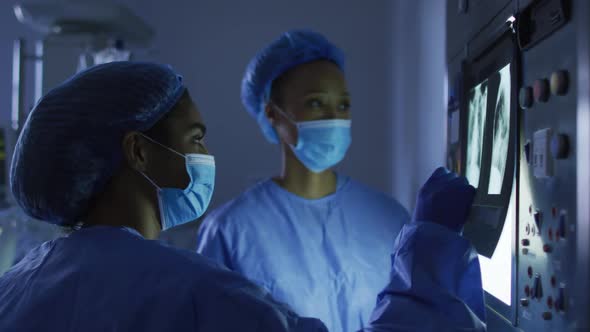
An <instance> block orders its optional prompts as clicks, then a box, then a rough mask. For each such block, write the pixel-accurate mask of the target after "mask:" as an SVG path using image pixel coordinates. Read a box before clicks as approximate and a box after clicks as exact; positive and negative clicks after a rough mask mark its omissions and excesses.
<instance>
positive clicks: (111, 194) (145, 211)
mask: <svg viewBox="0 0 590 332" xmlns="http://www.w3.org/2000/svg"><path fill="white" fill-rule="evenodd" d="M129 178H131V179H132V178H133V176H122V175H121V174H119V175H115V176H114V178H113V179H112V181H111V182H110V183H109V184H108V185H107V187H106V189H105V190H104V191H103V192H102V193H101V194H99V195H98V196H97V197H96V198H95V199H94V201H93V203H92V205H91V207H90V209H89V213H88V214H87V216H86V217H85V220H84V227H90V226H112V227H129V228H132V229H134V230H136V231H138V232H139V233H140V234H141V235H143V237H145V238H146V239H152V240H153V239H156V238H158V236H159V235H160V231H161V226H160V222H159V218H158V213H159V212H158V210H157V208H155V207H154V206H155V205H154V204H152V203H151V200H153V198H151V197H147V195H145V194H142V192H140V191H139V192H138V191H130V189H129V188H130V187H132V186H133V184H131V183H127V182H129V181H128V179H129ZM131 193H133V194H131Z"/></svg>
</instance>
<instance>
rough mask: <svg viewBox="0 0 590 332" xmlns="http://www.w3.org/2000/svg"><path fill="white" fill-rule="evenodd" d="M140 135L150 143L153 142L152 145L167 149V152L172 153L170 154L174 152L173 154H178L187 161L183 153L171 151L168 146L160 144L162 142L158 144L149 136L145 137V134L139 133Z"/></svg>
mask: <svg viewBox="0 0 590 332" xmlns="http://www.w3.org/2000/svg"><path fill="white" fill-rule="evenodd" d="M139 134H140V135H141V136H142V137H143V138H145V139H147V140H148V141H150V142H152V143H154V144H156V145H159V146H161V147H163V148H164V149H166V150H168V151H170V152H172V153H174V154H177V155H179V156H181V157H182V158H185V159H186V156H185V155H183V154H182V153H180V152H177V151H175V150H173V149H171V148H169V147H167V146H166V145H164V144H162V143H160V142H158V141H156V140H154V139H153V138H151V137H149V136H146V135H145V134H143V133H139Z"/></svg>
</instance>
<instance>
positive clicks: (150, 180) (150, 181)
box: [137, 171, 161, 190]
mask: <svg viewBox="0 0 590 332" xmlns="http://www.w3.org/2000/svg"><path fill="white" fill-rule="evenodd" d="M137 172H138V173H139V174H141V175H143V177H144V178H145V179H146V180H148V181H149V183H151V184H152V185H153V186H154V187H156V189H158V190H160V189H161V188H160V186H158V185H157V184H156V183H155V182H154V181H153V180H152V179H150V178H149V176H147V175H145V173H144V172H142V171H137Z"/></svg>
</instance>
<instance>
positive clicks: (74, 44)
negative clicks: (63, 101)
mask: <svg viewBox="0 0 590 332" xmlns="http://www.w3.org/2000/svg"><path fill="white" fill-rule="evenodd" d="M14 14H15V15H16V18H17V19H18V21H19V22H21V23H22V24H24V25H26V26H28V27H29V28H31V29H32V30H34V31H35V32H36V33H38V35H39V39H38V40H35V41H29V40H25V39H22V38H21V39H17V40H15V42H14V48H13V68H12V108H11V113H10V123H2V124H1V127H0V150H1V151H0V172H1V173H0V275H1V274H2V273H3V272H4V271H6V270H7V269H8V268H9V267H10V266H12V265H13V264H14V263H16V262H17V261H18V260H20V259H21V258H22V257H23V256H24V255H25V254H26V252H28V250H30V249H32V248H33V247H35V246H37V245H38V244H40V243H42V242H44V241H47V240H51V239H53V238H55V237H58V236H60V235H62V234H63V233H62V230H61V229H60V228H59V227H57V226H53V225H49V224H47V223H39V222H35V220H33V219H32V218H30V217H28V216H26V215H25V214H24V213H23V212H22V210H21V209H20V208H18V207H17V206H16V204H15V203H14V200H13V198H12V197H11V194H10V190H9V188H8V181H7V179H8V176H9V175H8V171H9V168H10V163H11V157H12V153H13V150H14V146H15V144H16V140H17V138H18V134H19V131H20V129H21V127H22V125H23V123H24V121H25V119H26V117H27V115H28V112H29V111H30V110H31V109H32V108H33V107H34V105H35V104H36V103H37V102H38V101H39V99H40V98H41V97H42V96H43V95H44V94H46V93H47V92H48V91H50V90H51V89H52V88H53V87H55V86H57V85H58V84H59V83H61V82H63V81H64V80H66V79H67V78H68V77H70V76H72V75H73V74H75V73H76V72H78V71H81V70H83V69H86V68H88V67H91V66H93V65H96V64H101V63H106V62H111V61H119V60H129V59H131V58H132V56H133V54H134V53H136V52H141V51H145V50H148V49H149V48H150V47H151V44H152V41H153V38H154V30H153V29H152V28H151V27H150V26H149V25H148V24H147V23H146V22H145V21H144V20H142V19H141V18H139V17H138V16H136V15H135V14H134V13H133V12H132V11H131V10H130V9H128V8H127V7H125V6H122V5H120V4H117V3H116V2H114V1H105V0H79V1H76V0H57V1H52V2H51V1H40V0H38V1H26V2H21V3H18V4H16V5H15V6H14Z"/></svg>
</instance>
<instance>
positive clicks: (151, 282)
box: [0, 62, 325, 332]
mask: <svg viewBox="0 0 590 332" xmlns="http://www.w3.org/2000/svg"><path fill="white" fill-rule="evenodd" d="M204 136H205V125H204V123H203V120H202V118H201V116H200V114H199V112H198V110H197V108H196V106H195V104H194V103H193V102H192V100H191V98H190V96H189V94H188V92H187V90H186V88H185V87H184V85H183V83H182V79H181V78H180V77H179V76H178V75H177V74H176V73H175V72H174V71H172V70H171V69H170V68H168V67H165V66H161V65H156V64H149V63H132V62H119V63H111V64H106V65H101V66H97V67H94V68H91V69H89V70H87V71H85V72H82V73H80V74H78V75H76V76H75V77H73V78H71V79H70V80H68V81H66V82H65V83H63V84H62V85H60V86H59V87H57V88H56V89H54V90H53V91H51V92H49V93H48V94H47V95H46V96H45V97H44V98H42V100H41V101H40V102H39V104H38V105H37V106H36V107H35V109H34V110H33V111H32V112H31V114H30V116H29V118H28V120H27V122H26V124H25V126H24V127H23V129H22V133H21V135H20V137H19V140H18V144H17V146H16V150H15V154H14V159H13V163H12V167H11V188H12V192H13V194H14V196H15V198H16V200H17V202H18V203H19V205H20V206H21V207H22V208H23V210H24V211H25V212H26V213H27V214H28V215H30V216H31V217H34V218H37V219H40V220H43V221H46V222H49V223H54V224H58V225H61V226H67V227H72V228H74V229H75V230H74V231H73V232H72V234H71V235H70V236H68V237H65V238H60V239H57V240H54V241H50V242H46V243H45V244H43V245H41V246H40V247H37V248H36V249H34V250H33V251H31V252H30V253H29V254H28V255H27V256H25V258H24V259H23V260H22V261H21V262H20V263H18V264H17V265H15V266H14V267H13V268H12V269H10V270H9V271H8V272H6V274H4V275H3V276H2V277H1V278H0V331H142V332H145V331H201V332H203V331H231V332H235V331H325V328H324V326H323V324H322V323H321V322H320V321H318V320H316V319H307V318H300V317H298V316H296V315H295V314H294V313H293V312H291V311H290V309H287V307H286V306H284V305H282V304H279V303H277V302H275V301H274V300H272V299H271V298H270V296H269V295H268V293H266V292H264V291H263V290H261V289H260V288H258V287H257V286H255V285H253V284H252V283H250V282H249V281H247V280H245V279H244V278H243V277H241V276H239V275H237V274H235V273H233V272H230V271H227V270H222V269H220V268H218V267H217V266H216V265H215V264H213V263H212V262H209V261H208V260H207V259H205V258H203V257H201V256H200V255H197V254H195V253H194V252H189V251H181V250H176V249H173V248H170V247H166V246H164V245H162V244H160V243H159V242H157V241H153V239H155V238H156V237H157V236H158V234H159V233H160V231H161V230H162V229H167V228H169V227H172V226H175V225H179V224H182V223H185V222H188V221H192V220H194V219H197V218H198V217H199V216H200V215H201V214H202V213H203V212H204V211H205V209H206V208H207V205H208V204H209V200H210V198H211V194H212V192H213V187H214V177H215V162H214V159H213V156H211V155H209V154H208V152H207V149H206V148H205V146H204V144H203V138H204Z"/></svg>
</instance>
